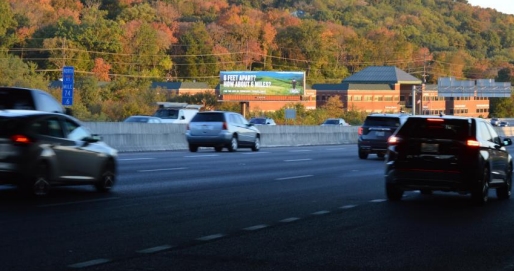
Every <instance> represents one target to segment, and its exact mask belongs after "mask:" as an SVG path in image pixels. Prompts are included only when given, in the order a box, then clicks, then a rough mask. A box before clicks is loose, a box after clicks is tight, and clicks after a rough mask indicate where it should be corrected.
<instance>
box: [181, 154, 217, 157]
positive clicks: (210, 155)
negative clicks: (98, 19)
mask: <svg viewBox="0 0 514 271" xmlns="http://www.w3.org/2000/svg"><path fill="white" fill-rule="evenodd" d="M216 156H219V155H218V154H204V155H201V154H200V155H186V156H184V157H186V158H199V157H216Z"/></svg>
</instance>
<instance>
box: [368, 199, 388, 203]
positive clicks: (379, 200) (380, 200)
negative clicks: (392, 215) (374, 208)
mask: <svg viewBox="0 0 514 271" xmlns="http://www.w3.org/2000/svg"><path fill="white" fill-rule="evenodd" d="M384 201H387V200H386V199H374V200H370V201H369V202H375V203H378V202H384Z"/></svg>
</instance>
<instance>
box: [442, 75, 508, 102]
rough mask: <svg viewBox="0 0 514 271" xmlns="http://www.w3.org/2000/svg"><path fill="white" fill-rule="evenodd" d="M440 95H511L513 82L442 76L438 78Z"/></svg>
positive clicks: (504, 96)
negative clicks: (463, 79) (464, 79)
mask: <svg viewBox="0 0 514 271" xmlns="http://www.w3.org/2000/svg"><path fill="white" fill-rule="evenodd" d="M437 91H438V95H439V96H440V97H474V96H477V97H489V98H492V97H503V98H506V97H510V96H511V84H510V83H503V82H501V83H499V82H495V81H494V79H477V80H476V81H472V80H466V81H459V80H456V79H455V78H454V77H441V78H439V80H438V88H437Z"/></svg>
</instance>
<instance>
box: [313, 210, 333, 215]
mask: <svg viewBox="0 0 514 271" xmlns="http://www.w3.org/2000/svg"><path fill="white" fill-rule="evenodd" d="M328 213H330V211H326V210H323V211H317V212H314V213H312V215H326V214H328Z"/></svg>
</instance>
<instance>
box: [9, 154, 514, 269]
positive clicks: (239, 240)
mask: <svg viewBox="0 0 514 271" xmlns="http://www.w3.org/2000/svg"><path fill="white" fill-rule="evenodd" d="M509 148H510V149H511V151H512V150H514V148H512V147H509ZM383 169H384V160H383V159H378V158H377V157H376V156H375V155H370V158H369V159H368V160H360V159H358V157H357V146H356V145H335V146H309V147H289V148H264V149H261V151H260V152H251V151H249V150H239V151H238V152H235V153H230V152H225V151H224V152H221V153H217V152H214V150H213V149H201V150H200V151H199V152H197V153H190V152H187V151H171V152H144V153H122V154H120V157H119V178H118V183H117V185H116V187H115V189H114V191H112V192H111V193H107V194H101V193H97V192H95V190H94V189H93V188H92V187H88V186H80V187H63V188H55V189H54V190H53V191H52V193H51V194H50V195H49V196H48V197H46V198H43V199H37V200H29V199H26V198H22V197H20V195H19V194H18V193H17V190H16V189H14V188H12V187H8V186H2V187H0V236H1V239H0V240H1V241H0V270H6V271H7V270H8V271H17V270H23V271H30V270H52V271H53V270H106V271H107V270H124V271H125V270H499V271H503V270H514V204H513V202H512V201H513V200H514V199H511V200H506V201H499V200H497V199H496V197H495V193H494V191H490V196H491V197H490V202H489V203H487V204H486V205H485V206H481V207H477V206H474V205H473V204H472V203H471V201H470V198H469V195H459V194H454V193H442V192H441V193H434V194H433V195H431V196H424V195H421V194H419V193H416V192H408V193H405V197H404V199H403V200H402V201H401V202H388V201H386V200H385V195H384V177H383Z"/></svg>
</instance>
